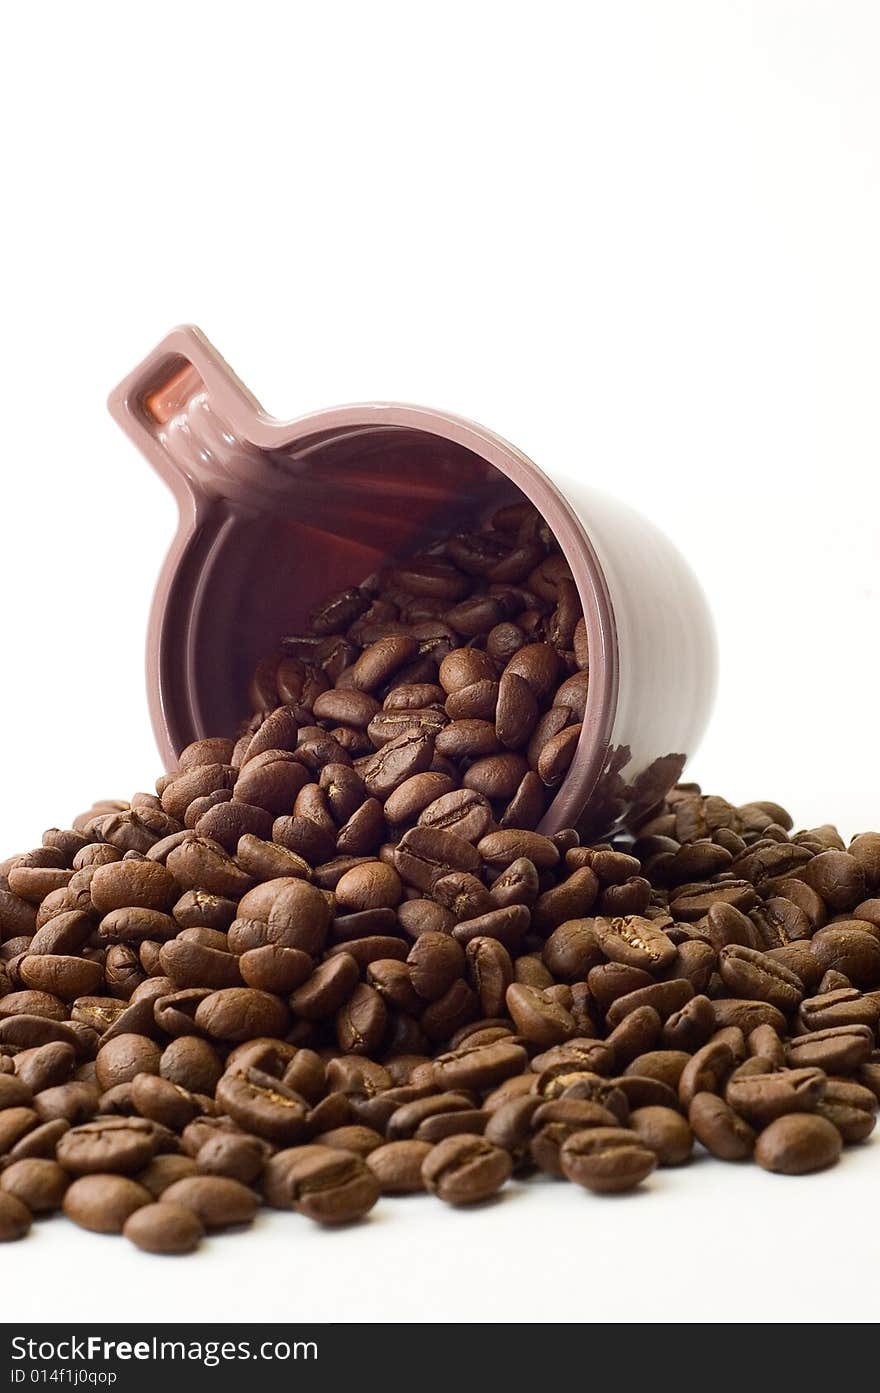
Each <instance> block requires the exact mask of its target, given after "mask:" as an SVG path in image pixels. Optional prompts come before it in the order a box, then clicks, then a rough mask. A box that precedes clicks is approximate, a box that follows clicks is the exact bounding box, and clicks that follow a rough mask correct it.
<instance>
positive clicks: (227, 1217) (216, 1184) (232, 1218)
mask: <svg viewBox="0 0 880 1393" xmlns="http://www.w3.org/2000/svg"><path fill="white" fill-rule="evenodd" d="M162 1203H163V1204H168V1205H175V1206H176V1205H180V1206H181V1207H182V1208H184V1209H188V1210H189V1211H190V1213H191V1214H194V1215H195V1216H196V1218H197V1219H198V1220H199V1221H200V1222H201V1224H202V1225H203V1226H204V1227H205V1228H206V1229H225V1228H231V1227H232V1226H233V1225H235V1224H249V1223H251V1221H252V1220H253V1217H254V1215H255V1214H256V1212H257V1208H258V1205H259V1200H258V1198H257V1196H256V1195H255V1194H254V1192H253V1190H250V1189H248V1187H247V1186H246V1185H242V1184H241V1183H240V1182H239V1181H238V1180H230V1179H229V1178H228V1177H227V1176H221V1175H191V1176H186V1177H184V1179H183V1180H175V1182H174V1184H173V1185H169V1186H168V1189H167V1190H164V1191H163V1192H162Z"/></svg>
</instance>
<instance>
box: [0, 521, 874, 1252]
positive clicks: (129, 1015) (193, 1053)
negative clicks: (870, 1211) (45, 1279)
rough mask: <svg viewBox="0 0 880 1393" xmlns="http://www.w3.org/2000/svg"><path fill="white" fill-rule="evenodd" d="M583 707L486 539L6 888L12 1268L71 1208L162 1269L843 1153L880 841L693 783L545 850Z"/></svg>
mask: <svg viewBox="0 0 880 1393" xmlns="http://www.w3.org/2000/svg"><path fill="white" fill-rule="evenodd" d="M589 680H590V677H589V653H588V647H587V633H586V624H585V621H584V617H583V615H582V613H581V609H580V602H579V599H578V595H577V590H576V588H575V586H574V583H573V580H572V577H571V575H570V573H569V571H568V569H567V567H566V564H565V561H564V559H563V557H562V556H561V554H560V552H559V550H558V548H557V547H556V545H555V543H554V540H553V538H552V536H551V535H550V534H549V532H548V530H547V528H546V526H545V524H544V523H543V522H542V520H541V519H540V518H539V517H538V516H537V514H535V513H534V512H533V511H532V510H531V509H530V508H529V507H528V506H526V505H522V506H513V507H509V508H504V509H501V510H500V512H499V513H497V514H496V515H495V517H494V518H493V519H492V521H491V523H490V524H489V525H487V526H486V527H485V528H483V529H482V530H480V531H477V532H474V533H472V534H468V535H456V536H452V537H448V538H446V539H445V540H443V541H441V542H438V543H436V544H434V545H433V546H431V547H430V548H429V549H428V550H427V551H425V552H423V553H421V554H419V555H417V556H414V557H410V558H406V559H402V560H401V561H399V562H398V563H397V564H396V565H394V566H392V567H389V568H388V569H387V570H384V571H382V572H381V573H380V574H378V575H377V576H374V577H372V578H370V580H369V581H368V582H366V583H365V584H364V585H361V586H353V587H352V588H351V589H347V590H345V591H343V592H342V593H339V594H336V595H332V596H330V597H328V599H327V600H326V602H325V603H324V604H323V605H322V606H320V608H319V609H317V610H316V611H315V612H314V613H313V614H312V616H311V621H310V624H309V627H308V629H307V630H306V631H305V632H302V633H296V634H292V635H287V636H285V637H283V638H282V639H281V640H280V642H279V646H278V649H277V651H276V652H275V653H273V654H271V655H269V656H267V657H266V658H265V659H264V660H263V661H262V662H261V663H260V664H259V665H258V667H257V670H256V672H255V673H254V677H253V681H252V683H251V690H250V698H251V705H252V708H253V715H252V717H251V718H250V719H249V720H248V721H247V723H246V725H245V726H244V728H243V729H242V730H240V731H238V732H237V733H236V732H233V733H231V734H229V735H221V736H217V737H212V738H210V739H204V740H199V741H197V742H196V743H194V744H192V745H190V746H189V747H188V748H187V749H185V750H183V751H182V752H181V755H180V759H179V765H178V768H177V769H176V770H175V771H174V772H173V773H171V774H167V775H163V776H162V777H161V778H160V779H159V780H158V782H157V784H156V791H155V793H149V794H147V793H139V794H135V796H134V797H133V798H132V799H131V800H130V802H115V801H108V802H104V803H98V804H95V805H94V806H93V807H92V808H90V809H89V810H88V811H87V812H85V813H83V814H82V815H80V816H79V817H77V818H75V819H74V823H73V826H72V827H70V828H63V829H59V828H52V829H50V830H49V831H47V832H46V833H45V835H44V837H43V843H42V845H41V846H40V847H37V848H35V849H33V850H31V851H28V852H25V853H24V854H21V855H17V856H12V857H10V858H9V859H8V860H6V861H5V862H3V863H2V864H0V1238H2V1239H16V1238H20V1237H23V1236H24V1235H25V1234H26V1233H27V1231H28V1229H29V1227H30V1225H31V1220H32V1217H39V1216H41V1215H44V1214H48V1213H51V1212H53V1211H55V1210H59V1209H63V1211H64V1213H65V1214H66V1215H67V1216H68V1218H70V1219H71V1220H72V1221H73V1222H74V1223H76V1224H79V1225H80V1226H82V1227H84V1228H88V1229H92V1230H97V1231H98V1232H102V1233H111V1232H112V1233H122V1234H123V1235H125V1236H126V1237H127V1238H128V1239H130V1241H131V1242H132V1243H134V1244H136V1245H137V1246H138V1247H139V1248H141V1249H144V1250H145V1251H147V1252H151V1253H156V1252H158V1253H185V1252H189V1251H191V1250H193V1249H194V1248H195V1247H196V1246H197V1245H198V1244H199V1242H200V1241H201V1240H202V1238H203V1236H204V1235H205V1234H210V1233H213V1232H217V1231H219V1230H222V1229H225V1228H227V1227H231V1228H240V1227H242V1226H244V1225H247V1224H249V1223H250V1222H251V1220H252V1219H253V1217H254V1214H255V1213H256V1210H257V1208H258V1206H259V1205H260V1204H266V1205H269V1206H271V1207H274V1208H277V1209H285V1210H292V1211H295V1212H296V1214H298V1215H300V1216H305V1217H307V1218H309V1219H312V1220H313V1221H316V1222H318V1223H321V1224H339V1223H349V1222H353V1221H356V1220H359V1219H361V1218H362V1217H363V1216H365V1215H366V1214H368V1213H369V1211H370V1210H371V1209H372V1207H373V1206H374V1205H375V1204H376V1203H377V1202H380V1200H381V1202H383V1203H384V1202H385V1201H384V1200H383V1199H382V1197H383V1196H392V1195H396V1196H399V1195H411V1194H413V1193H417V1192H425V1193H427V1194H430V1195H432V1196H434V1197H436V1198H438V1199H439V1200H440V1201H443V1202H446V1203H448V1204H453V1205H456V1206H467V1205H479V1204H485V1203H487V1202H490V1201H491V1200H492V1199H493V1197H494V1196H495V1195H496V1194H497V1193H498V1192H499V1191H500V1190H501V1189H502V1188H503V1187H504V1185H505V1184H506V1183H507V1182H508V1180H509V1179H510V1177H511V1176H512V1175H515V1176H517V1177H520V1178H525V1177H528V1176H529V1175H530V1174H535V1173H544V1174H547V1175H549V1176H552V1177H554V1178H555V1181H556V1182H557V1183H560V1184H561V1183H563V1182H564V1181H566V1180H568V1181H570V1182H573V1183H574V1184H575V1185H576V1186H578V1187H580V1188H581V1189H583V1190H584V1191H587V1192H589V1193H590V1194H593V1195H603V1194H608V1193H619V1192H621V1191H626V1190H629V1189H632V1188H634V1187H636V1186H640V1185H647V1186H648V1187H650V1186H651V1185H652V1184H656V1183H657V1180H656V1175H657V1171H658V1169H659V1170H662V1169H663V1168H665V1167H668V1166H676V1167H678V1166H683V1165H686V1164H687V1162H688V1160H689V1159H690V1157H691V1155H692V1153H693V1151H694V1148H695V1147H702V1148H703V1149H704V1150H706V1151H708V1152H709V1153H711V1154H712V1155H713V1156H715V1157H716V1158H718V1159H719V1160H723V1161H727V1162H746V1161H748V1160H749V1159H750V1158H753V1159H754V1160H755V1161H756V1162H757V1163H758V1164H759V1165H761V1166H763V1167H764V1168H765V1169H767V1170H768V1171H772V1172H776V1173H781V1174H786V1175H800V1174H803V1173H806V1172H810V1171H814V1170H819V1169H822V1168H825V1167H828V1166H831V1165H834V1164H835V1163H836V1162H837V1161H838V1159H839V1158H840V1156H841V1153H842V1151H843V1149H844V1148H845V1147H847V1146H851V1145H857V1144H858V1143H859V1142H861V1141H863V1140H864V1139H865V1138H866V1137H867V1136H868V1135H869V1134H870V1133H871V1131H872V1129H873V1127H874V1124H875V1120H876V1114H877V1107H878V1098H880V1053H878V1050H877V1027H878V1020H880V834H876V833H865V834H862V835H860V836H857V837H856V838H854V839H853V841H852V842H851V843H850V844H849V845H848V846H847V845H845V844H844V842H843V841H842V839H841V838H840V836H839V835H838V833H837V831H836V830H835V829H834V828H833V827H831V826H822V827H818V828H813V829H810V830H806V831H800V832H793V831H792V826H793V824H792V820H791V818H790V817H789V815H788V813H787V812H786V811H785V810H784V809H783V808H781V807H779V806H778V805H777V804H775V803H771V802H756V803H750V804H746V805H742V806H734V805H732V804H730V803H728V802H726V801H725V800H724V799H723V798H718V797H714V796H710V797H707V796H704V795H703V794H702V792H701V791H700V789H699V788H698V787H697V786H696V785H693V784H683V785H679V786H677V787H676V788H674V789H673V790H672V791H671V792H670V793H669V794H668V796H667V797H666V799H665V800H664V801H663V802H662V803H661V804H659V805H658V806H656V807H654V808H653V809H652V810H651V811H650V812H649V813H648V814H647V815H645V816H644V817H643V818H642V820H641V822H640V823H639V825H637V826H635V827H632V828H629V829H626V830H622V831H621V832H620V833H619V834H617V835H615V836H613V837H612V838H611V839H610V840H608V841H606V842H603V843H601V844H598V845H595V844H594V845H584V844H582V839H581V835H580V834H579V832H578V830H577V829H568V830H565V831H562V832H559V833H556V834H555V835H553V836H548V835H545V834H544V833H542V832H541V831H540V830H538V829H539V827H540V825H541V821H542V818H543V817H544V814H545V812H546V811H547V808H548V806H549V804H550V801H551V800H552V798H553V796H554V794H555V792H556V790H558V788H559V787H560V785H561V783H562V781H563V780H564V778H565V774H566V771H567V770H568V768H569V767H570V764H571V762H572V760H573V759H575V758H576V757H577V748H578V743H579V739H580V733H581V728H582V723H583V721H584V716H585V712H586V709H587V699H588V691H589ZM432 1202H433V1201H432ZM585 1202H586V1201H585ZM597 1202H598V1201H597Z"/></svg>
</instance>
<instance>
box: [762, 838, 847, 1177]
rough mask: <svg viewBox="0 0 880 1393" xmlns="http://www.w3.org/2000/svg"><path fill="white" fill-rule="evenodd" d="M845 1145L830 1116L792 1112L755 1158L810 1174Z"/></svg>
mask: <svg viewBox="0 0 880 1393" xmlns="http://www.w3.org/2000/svg"><path fill="white" fill-rule="evenodd" d="M828 854H831V853H828ZM842 1148H843V1142H842V1139H841V1136H840V1133H839V1132H838V1130H837V1128H836V1127H835V1126H833V1124H832V1123H831V1122H829V1121H828V1119H827V1118H825V1117H820V1116H818V1115H817V1114H813V1115H811V1114H809V1113H790V1114H789V1115H787V1116H785V1117H780V1118H777V1120H776V1121H775V1122H771V1123H770V1126H769V1127H767V1128H766V1129H765V1130H764V1131H763V1132H762V1133H761V1135H760V1136H759V1138H758V1141H757V1145H756V1146H755V1160H756V1161H757V1163H758V1165H759V1166H763V1167H764V1169H765V1170H768V1171H778V1172H779V1173H780V1174H782V1175H806V1174H808V1173H809V1172H811V1171H817V1170H825V1169H827V1167H828V1166H833V1165H834V1164H835V1163H836V1162H837V1161H838V1160H839V1159H840V1153H841V1150H842Z"/></svg>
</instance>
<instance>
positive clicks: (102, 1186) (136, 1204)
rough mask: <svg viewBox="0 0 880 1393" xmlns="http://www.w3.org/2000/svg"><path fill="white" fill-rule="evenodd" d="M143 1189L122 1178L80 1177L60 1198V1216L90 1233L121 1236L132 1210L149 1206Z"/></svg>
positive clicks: (102, 1176)
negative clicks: (117, 1234)
mask: <svg viewBox="0 0 880 1393" xmlns="http://www.w3.org/2000/svg"><path fill="white" fill-rule="evenodd" d="M152 1199H153V1197H152V1195H151V1194H150V1192H149V1190H147V1189H146V1188H145V1187H144V1186H143V1185H139V1184H138V1183H137V1182H136V1181H135V1180H131V1179H129V1178H128V1177H127V1176H123V1175H83V1176H80V1177H79V1179H78V1180H74V1182H73V1184H72V1185H71V1186H70V1187H69V1189H68V1190H67V1192H66V1194H65V1196H64V1203H63V1208H64V1213H65V1214H66V1215H67V1217H68V1219H72V1220H73V1222H74V1223H75V1224H78V1225H79V1226H80V1228H83V1229H91V1230H92V1232H93V1233H121V1232H122V1230H123V1228H124V1227H125V1224H126V1223H127V1221H128V1220H129V1218H130V1217H131V1215H132V1214H134V1212H135V1210H137V1209H142V1208H143V1207H144V1205H147V1204H151V1203H152Z"/></svg>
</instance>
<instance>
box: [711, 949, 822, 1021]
mask: <svg viewBox="0 0 880 1393" xmlns="http://www.w3.org/2000/svg"><path fill="white" fill-rule="evenodd" d="M718 972H719V974H720V976H721V980H722V981H723V982H724V985H725V986H726V987H727V988H728V989H729V990H730V992H731V993H732V994H733V995H734V996H743V997H749V998H751V999H752V1000H756V1001H768V1002H770V1004H771V1005H773V1006H776V1007H778V1008H779V1010H781V1011H784V1012H791V1011H793V1010H795V1009H796V1007H797V1006H798V1005H799V1004H800V1001H801V999H802V996H803V984H802V983H801V981H800V979H799V978H798V977H797V976H796V975H795V973H793V972H791V971H790V970H789V969H788V968H786V967H784V966H783V965H782V964H781V963H777V962H774V961H773V960H772V959H770V958H767V957H766V955H765V954H764V953H759V952H756V951H755V950H754V949H753V948H744V947H742V946H741V945H739V944H728V946H727V947H725V948H722V949H721V952H720V953H719V955H718Z"/></svg>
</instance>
